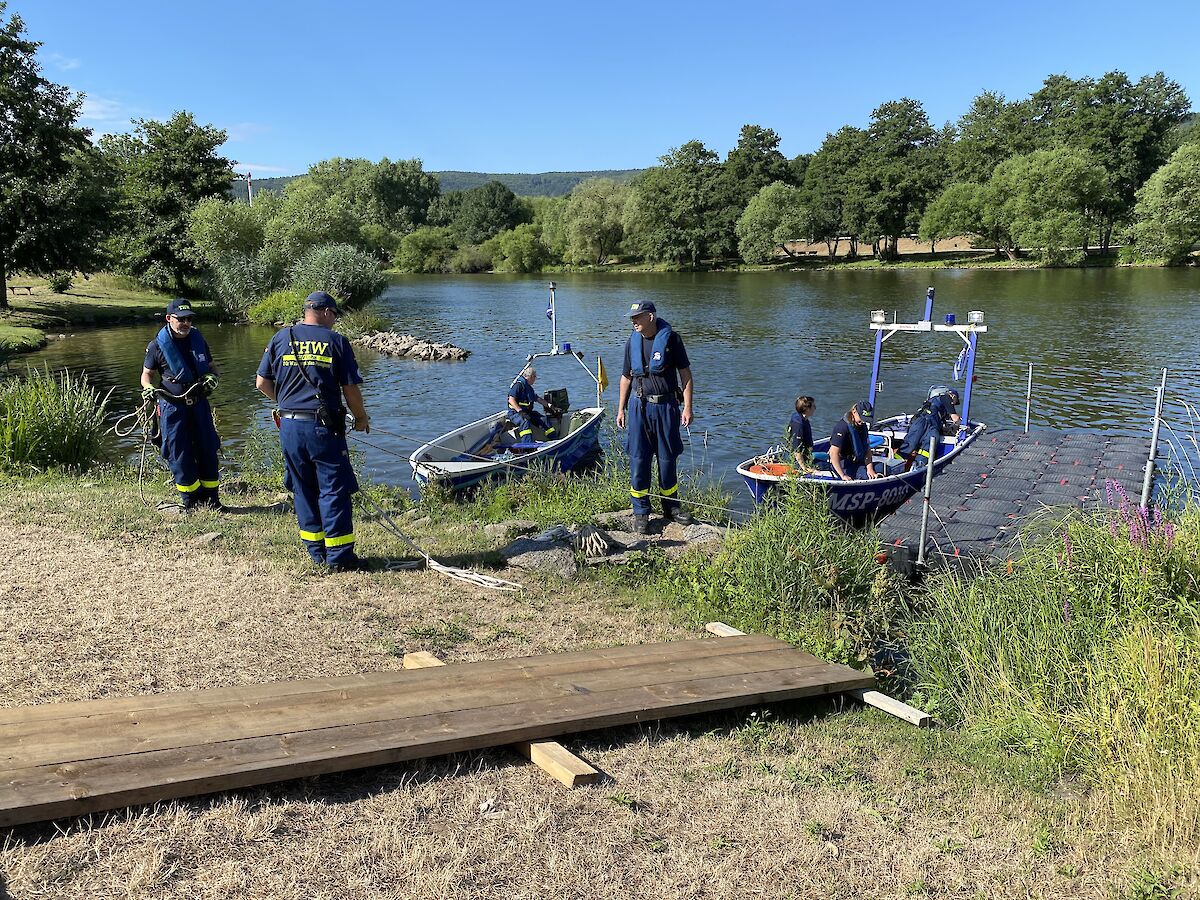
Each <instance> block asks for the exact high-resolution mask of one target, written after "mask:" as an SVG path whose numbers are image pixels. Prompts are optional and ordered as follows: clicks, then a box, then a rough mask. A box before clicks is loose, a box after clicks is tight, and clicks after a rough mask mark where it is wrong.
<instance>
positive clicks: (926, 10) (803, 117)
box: [8, 0, 1200, 177]
mask: <svg viewBox="0 0 1200 900" xmlns="http://www.w3.org/2000/svg"><path fill="white" fill-rule="evenodd" d="M1198 10H1200V6H1198V5H1197V3H1196V2H1195V0H1186V2H1182V0H1165V2H1161V3H1156V4H1152V5H1150V6H1140V7H1139V5H1137V4H1133V3H1129V2H1122V3H1114V2H1106V0H1102V2H1095V3H1075V2H1054V0H1049V2H1047V0H1042V2H1038V3H1029V2H1025V0H1015V2H1005V3H995V4H980V3H970V2H959V3H954V4H949V3H932V2H927V3H921V2H913V3H903V4H901V3H886V4H884V3H869V2H867V3H857V4H842V3H821V2H815V3H814V2H808V3H802V4H766V3H731V2H721V3H709V2H690V3H678V2H671V3H655V2H653V0H643V2H639V3H624V2H611V3H598V4H580V3H570V2H557V3H520V2H515V3H497V2H489V3H479V2H474V0H462V2H457V3H428V2H426V3H411V2H409V3H405V2H395V0H388V2H384V0H341V2H322V3H314V2H307V0H297V2H289V3H283V2H278V0H243V2H230V0H205V2H163V0H117V2H113V3H104V2H96V0H92V2H84V0H10V2H9V7H8V12H9V13H12V12H16V13H19V14H20V15H21V16H22V18H24V19H25V22H26V26H27V29H28V32H29V35H30V36H31V37H32V38H34V39H37V40H41V41H43V42H44V47H43V48H42V53H41V59H42V61H43V64H44V71H45V74H46V75H47V77H49V78H51V79H52V80H55V81H58V82H60V83H64V84H67V85H70V86H71V87H72V88H74V89H76V90H79V91H82V92H84V93H86V94H87V98H88V99H87V104H86V108H85V119H86V121H85V124H87V125H88V126H89V127H92V128H93V129H96V131H97V132H99V133H102V132H115V131H122V130H125V129H127V128H128V121H129V118H130V117H131V116H137V117H143V118H155V119H162V118H166V117H168V116H169V115H170V114H171V113H172V112H174V111H175V110H179V109H187V110H189V111H191V112H192V113H194V114H195V115H196V117H197V119H198V120H199V121H201V122H206V123H213V124H216V125H219V126H220V127H222V128H225V129H226V130H227V131H228V132H229V142H228V144H226V146H225V151H224V152H225V153H226V154H227V155H228V156H229V157H230V158H232V159H235V160H237V161H238V162H239V164H240V167H241V168H242V169H245V168H250V169H251V170H252V171H253V172H254V174H255V175H256V176H260V177H261V176H269V175H277V174H294V173H299V172H303V171H304V170H305V169H307V167H308V166H309V165H310V164H311V163H313V162H316V161H317V160H320V159H325V158H328V157H331V156H347V157H357V156H362V157H366V158H368V159H373V160H374V159H379V158H381V157H384V156H388V157H390V158H392V159H406V158H409V157H420V158H421V159H422V160H424V162H425V167H426V168H427V169H433V170H442V169H464V170H473V171H485V172H542V171H555V170H558V171H563V170H586V169H623V168H639V167H642V166H648V165H653V164H654V163H655V162H656V160H657V157H658V156H660V155H661V154H663V153H665V152H666V151H667V150H668V149H669V148H671V147H676V146H678V145H680V144H682V143H684V142H685V141H688V140H691V139H693V138H698V139H700V140H702V141H704V142H705V143H706V144H707V145H708V146H709V147H711V148H713V149H714V150H717V151H719V152H720V153H721V154H722V155H724V154H725V153H726V152H728V150H729V149H730V147H732V146H733V144H734V143H735V142H736V140H737V134H738V130H739V129H740V128H741V126H742V125H744V124H746V123H754V124H758V125H763V126H767V127H770V128H774V129H775V130H776V131H777V132H779V134H780V135H781V136H782V138H783V144H782V147H781V149H782V150H783V151H784V153H786V154H787V155H788V156H794V155H796V154H797V153H803V152H810V151H812V150H814V149H816V147H817V146H818V145H819V144H820V142H821V140H822V139H823V138H824V136H825V134H826V133H827V132H829V131H832V130H836V129H837V128H839V127H840V126H842V125H844V124H855V125H864V124H866V122H867V119H868V117H869V116H870V113H871V110H872V109H874V108H875V107H876V106H878V105H879V104H880V103H882V102H885V101H887V100H892V99H896V98H898V97H902V96H908V97H912V98H914V99H917V100H920V101H921V102H922V103H924V105H925V109H926V111H927V112H928V113H929V117H930V119H931V120H932V121H933V123H934V124H935V125H940V124H942V123H944V122H947V121H953V120H954V119H957V118H958V116H960V115H961V114H962V113H963V112H964V111H965V110H966V109H967V107H968V105H969V104H970V102H971V98H972V97H974V96H975V95H976V94H978V93H979V92H980V91H981V90H984V89H991V90H996V91H1001V92H1003V93H1004V94H1006V95H1007V96H1008V97H1009V98H1010V99H1016V98H1020V97H1023V96H1026V95H1028V94H1029V93H1030V92H1031V91H1033V90H1036V89H1037V87H1038V86H1039V85H1040V84H1041V82H1042V80H1043V79H1044V78H1045V77H1046V76H1047V75H1049V74H1052V73H1066V74H1068V75H1071V76H1073V77H1080V76H1084V75H1091V76H1100V75H1102V74H1103V73H1104V72H1106V71H1110V70H1113V69H1119V70H1122V71H1125V72H1127V73H1128V74H1129V75H1130V77H1131V78H1134V79H1136V78H1138V77H1140V76H1141V75H1144V74H1150V73H1153V72H1156V71H1158V70H1162V71H1164V72H1166V73H1167V75H1168V76H1170V77H1172V78H1174V79H1175V80H1176V81H1178V82H1180V83H1181V84H1182V85H1183V87H1184V89H1185V90H1186V91H1187V92H1188V96H1189V97H1191V98H1192V101H1193V108H1197V109H1200V51H1198V50H1197V43H1196V25H1197V24H1200V11H1198Z"/></svg>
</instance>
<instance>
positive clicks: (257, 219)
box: [188, 197, 266, 265]
mask: <svg viewBox="0 0 1200 900" xmlns="http://www.w3.org/2000/svg"><path fill="white" fill-rule="evenodd" d="M261 209H262V206H261V205H260V206H259V207H251V206H247V205H246V204H245V203H240V202H238V201H236V200H226V199H224V198H222V197H206V198H205V199H203V200H201V201H200V202H199V203H197V204H196V206H195V208H194V209H193V210H192V212H191V215H190V216H189V221H188V237H189V238H190V239H191V241H192V243H193V244H195V246H196V249H197V251H198V252H199V254H200V257H201V259H202V260H203V261H204V262H205V263H206V264H208V265H212V264H213V263H215V262H216V261H217V260H219V259H221V258H222V257H224V256H228V255H229V254H231V253H241V254H242V255H244V256H256V255H257V254H258V252H259V251H260V250H261V249H262V247H263V242H264V240H265V234H266V232H265V228H264V222H263V219H262V215H261V213H260V210H261Z"/></svg>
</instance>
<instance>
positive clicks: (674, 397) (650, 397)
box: [634, 375, 683, 403]
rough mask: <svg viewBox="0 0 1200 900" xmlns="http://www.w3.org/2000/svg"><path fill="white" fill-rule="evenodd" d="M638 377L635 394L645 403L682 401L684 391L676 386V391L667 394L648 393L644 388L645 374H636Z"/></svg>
mask: <svg viewBox="0 0 1200 900" xmlns="http://www.w3.org/2000/svg"><path fill="white" fill-rule="evenodd" d="M634 377H635V378H637V388H636V390H635V391H634V395H635V396H636V397H637V398H638V399H639V400H641V401H642V402H643V403H682V402H683V391H682V390H680V389H679V388H676V389H675V390H674V391H669V392H668V393H665V394H647V393H646V392H645V390H644V389H643V388H642V384H643V379H644V378H645V377H646V376H644V375H640V376H634Z"/></svg>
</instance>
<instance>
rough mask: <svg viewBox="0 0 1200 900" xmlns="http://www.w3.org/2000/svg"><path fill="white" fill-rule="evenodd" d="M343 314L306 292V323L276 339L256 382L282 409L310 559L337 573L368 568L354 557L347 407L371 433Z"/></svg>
mask: <svg viewBox="0 0 1200 900" xmlns="http://www.w3.org/2000/svg"><path fill="white" fill-rule="evenodd" d="M338 312H339V311H338V305H337V301H336V300H334V299H333V298H332V297H331V296H329V295H328V294H327V293H325V292H324V291H314V292H313V293H311V294H309V295H308V299H307V300H305V301H304V322H303V323H301V324H297V325H291V326H288V327H287V328H284V329H283V330H281V331H280V332H279V333H278V334H276V335H275V337H273V338H272V339H271V343H269V344H268V345H267V349H266V352H265V353H263V358H262V362H261V363H260V364H259V367H258V377H257V378H256V379H255V385H256V387H257V388H258V389H259V390H260V391H261V392H262V393H263V394H264V395H266V397H267V398H268V399H270V400H273V401H275V403H276V404H277V405H278V407H279V443H280V444H281V445H282V446H283V459H284V468H285V470H284V483H285V485H286V486H287V488H288V490H290V491H291V492H292V494H293V495H294V497H295V500H296V520H297V521H298V523H299V525H300V539H301V540H302V541H303V542H304V547H305V549H306V550H307V551H308V555H309V556H310V557H312V560H313V562H315V563H317V564H319V565H328V566H329V568H330V570H331V571H334V572H339V571H351V570H355V569H365V568H366V565H365V563H364V562H363V561H362V560H360V559H359V558H358V556H357V555H356V554H355V552H354V520H353V508H352V502H353V496H354V493H355V492H356V491H357V490H358V480H357V479H356V478H355V476H354V469H353V468H352V467H351V465H350V454H349V451H348V449H347V447H346V407H349V408H350V412H351V413H352V414H353V416H354V430H355V431H362V432H369V431H370V430H371V428H370V418H369V417H368V416H367V411H366V408H365V407H364V406H363V399H362V389H361V388H360V387H359V385H361V384H362V380H363V379H362V376H361V375H360V374H359V372H358V362H357V361H356V360H355V358H354V351H353V350H352V349H351V348H350V342H349V341H348V340H346V338H345V337H344V336H343V335H340V334H338V333H336V332H335V331H333V330H332V326H333V322H334V319H335V317H336V316H337V315H338ZM343 397H345V401H346V402H345V406H343V404H342V398H343Z"/></svg>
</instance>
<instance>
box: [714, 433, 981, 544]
mask: <svg viewBox="0 0 1200 900" xmlns="http://www.w3.org/2000/svg"><path fill="white" fill-rule="evenodd" d="M907 422H908V419H907V417H905V416H897V417H895V418H893V419H888V420H886V421H885V422H881V423H879V425H877V426H876V428H875V429H873V430H872V436H873V437H875V436H879V435H880V434H882V435H883V436H884V439H885V440H889V439H890V440H895V439H896V438H898V437H899V436H900V435H901V434H902V433H903V428H902V427H901V426H906V425H907ZM986 427H987V426H985V425H983V424H982V423H971V425H970V430H969V431H968V432H967V433H966V434H965V435H964V436H963V437H962V438H961V439H959V438H944V439H943V448H942V452H941V453H940V454H939V456H938V457H937V459H936V460H934V462H933V476H934V477H935V478H936V477H937V476H938V475H939V474H941V473H942V472H943V471H945V469H946V468H947V467H948V466H950V465H952V464H953V463H954V462H955V460H957V459H958V458H959V456H960V455H961V454H962V453H963V452H964V451H965V450H966V449H967V448H968V447H969V446H970V445H971V444H972V443H974V441H975V439H976V438H978V437H979V435H980V434H982V433H983V431H984V429H985V428H986ZM951 442H952V443H951ZM827 447H828V441H822V442H820V443H818V444H817V446H816V450H817V451H818V452H820V451H821V450H822V449H823V448H827ZM763 468H764V467H763V466H761V465H758V464H756V460H755V459H748V460H746V461H745V462H743V463H742V464H741V465H739V466H738V474H739V475H741V476H742V480H743V481H745V483H746V487H747V488H748V489H749V490H750V494H751V496H752V497H753V498H754V502H755V503H756V504H758V503H764V502H767V501H768V500H769V499H770V496H771V494H772V493H773V492H774V491H776V490H777V489H778V488H779V487H780V485H781V484H784V483H786V482H801V483H805V484H812V485H816V486H819V487H821V488H822V489H823V490H825V492H826V493H827V495H828V498H829V511H830V512H831V513H832V514H833V515H835V516H837V517H838V518H840V519H844V520H845V521H847V522H848V523H850V524H852V525H855V526H859V525H865V524H868V523H871V522H877V521H879V520H880V519H882V518H884V517H886V516H888V515H890V514H892V513H893V512H895V511H896V510H897V509H899V508H900V507H901V506H903V505H904V504H905V503H906V502H908V500H909V498H910V497H912V495H913V494H915V493H916V492H917V491H919V490H921V489H922V488H923V486H924V484H925V473H926V469H925V467H924V466H922V467H920V468H916V469H912V470H910V471H908V472H902V471H896V472H894V473H892V474H888V475H885V476H882V477H880V478H873V479H862V480H855V481H842V480H840V479H838V478H836V476H834V475H833V474H832V473H828V474H816V475H798V474H795V473H784V472H782V471H776V472H770V471H761V470H762V469H763ZM770 468H775V469H786V468H788V467H786V466H784V467H770Z"/></svg>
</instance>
